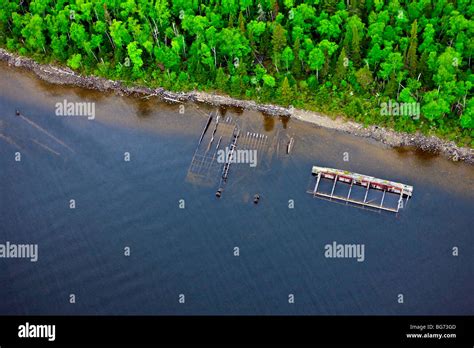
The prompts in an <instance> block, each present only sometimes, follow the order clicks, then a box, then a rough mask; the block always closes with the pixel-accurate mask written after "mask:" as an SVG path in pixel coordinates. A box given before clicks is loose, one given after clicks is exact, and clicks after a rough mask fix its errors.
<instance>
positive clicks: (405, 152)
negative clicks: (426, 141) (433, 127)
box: [394, 146, 439, 166]
mask: <svg viewBox="0 0 474 348" xmlns="http://www.w3.org/2000/svg"><path fill="white" fill-rule="evenodd" d="M394 150H395V153H396V154H397V156H398V157H399V158H401V159H407V158H409V157H412V156H415V157H416V158H417V159H418V163H419V164H420V165H422V166H428V165H430V164H431V162H433V161H434V160H436V159H437V158H439V153H436V152H428V151H423V150H421V149H419V148H416V147H414V146H399V147H395V148H394Z"/></svg>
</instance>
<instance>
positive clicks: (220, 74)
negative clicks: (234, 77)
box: [216, 68, 229, 92]
mask: <svg viewBox="0 0 474 348" xmlns="http://www.w3.org/2000/svg"><path fill="white" fill-rule="evenodd" d="M228 79H229V77H228V76H227V75H226V74H225V72H224V69H222V68H219V69H217V75H216V86H217V88H218V89H219V90H220V91H222V92H225V91H226V90H227V80H228Z"/></svg>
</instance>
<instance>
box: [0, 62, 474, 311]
mask: <svg viewBox="0 0 474 348" xmlns="http://www.w3.org/2000/svg"><path fill="white" fill-rule="evenodd" d="M0 70H1V71H0V72H1V73H0V86H1V92H0V106H1V109H0V110H1V111H0V134H1V135H2V136H0V180H1V183H2V184H1V186H0V187H1V189H0V243H5V242H6V241H10V242H12V243H37V244H38V247H39V260H38V262H36V263H33V262H30V261H29V260H24V259H0V284H1V286H0V314H471V315H472V314H474V298H473V294H474V252H473V251H474V250H473V249H474V237H473V235H474V234H473V232H474V229H473V222H474V218H473V208H474V193H473V187H474V186H473V185H474V171H473V168H472V166H468V165H465V164H461V163H450V162H449V161H447V160H445V159H442V158H438V157H427V156H421V155H419V154H416V153H414V152H412V151H407V152H397V151H395V150H389V149H385V148H383V147H381V146H380V145H378V144H371V143H369V142H367V141H366V140H362V139H357V138H354V137H352V136H347V135H341V134H336V133H334V132H330V131H325V130H321V129H317V128H315V127H313V126H310V125H307V124H303V123H299V122H295V121H290V122H289V123H288V124H287V128H286V130H285V129H284V124H283V123H282V121H281V120H279V119H275V120H268V119H266V121H265V119H264V117H263V116H262V115H260V114H258V113H247V112H245V113H243V114H241V115H239V114H237V113H235V112H232V111H231V110H229V111H227V114H228V115H232V116H233V117H235V118H236V119H239V120H240V121H242V122H246V123H247V124H248V125H251V126H252V127H254V129H256V130H257V131H259V132H265V133H266V134H268V135H274V134H275V133H276V132H278V131H281V132H288V133H289V134H291V135H292V136H294V137H295V146H294V151H293V153H292V154H291V156H289V157H286V156H281V155H280V156H276V154H275V156H274V157H273V160H272V161H271V165H270V166H269V167H268V168H267V169H265V170H263V169H257V170H255V171H250V170H240V171H239V170H235V171H234V172H233V173H232V172H231V176H230V179H229V183H228V185H227V186H226V189H225V192H224V194H223V197H222V198H221V199H220V200H217V199H216V198H215V196H214V193H215V191H216V188H217V183H216V184H215V185H211V186H202V185H197V184H193V183H190V182H188V181H187V180H186V174H187V170H188V167H189V164H190V161H191V159H192V155H193V152H194V150H195V147H196V144H197V141H198V139H199V135H200V132H201V129H202V127H203V126H204V124H205V122H206V117H205V116H204V115H203V114H202V113H201V112H198V110H197V108H196V106H195V105H186V112H185V114H183V115H182V114H179V112H178V107H177V106H169V105H163V104H158V103H156V102H153V101H150V102H147V101H143V100H134V99H130V98H122V97H118V96H112V95H100V94H98V93H95V92H87V91H81V90H78V89H72V88H59V87H55V86H50V85H47V84H44V83H42V82H39V81H37V80H35V79H34V78H33V77H31V76H29V75H27V74H25V73H22V72H19V71H17V70H12V69H10V68H7V67H4V66H1V67H0ZM63 99H68V100H70V101H93V102H95V103H96V114H97V115H96V119H95V120H87V119H85V118H67V117H58V116H55V115H54V105H55V103H57V102H62V101H63ZM16 108H19V109H20V110H21V112H22V114H23V115H24V118H22V117H17V116H15V109H16ZM202 110H203V107H201V111H202ZM26 119H27V120H29V121H30V122H28V121H27V120H26ZM31 122H34V124H35V125H37V126H38V127H41V129H40V128H38V127H36V126H34V125H33V124H32V123H31ZM265 129H267V130H265ZM46 132H47V133H46ZM15 152H21V154H22V160H21V162H15V160H14V154H15ZM124 152H130V154H131V161H130V162H124V161H123V156H124ZM344 152H348V154H349V155H350V160H349V161H348V162H345V161H344V160H343V153H344ZM316 164H317V165H323V166H330V167H335V168H343V169H348V170H353V171H356V172H361V173H366V174H369V175H373V176H377V177H382V178H386V179H391V180H395V181H399V182H404V183H407V184H410V185H413V186H414V196H413V199H412V200H410V202H409V205H408V207H407V208H406V209H403V210H402V211H401V213H400V214H398V215H394V214H391V213H376V212H371V211H368V210H367V209H359V208H355V207H350V206H345V205H340V204H336V203H333V202H327V201H324V200H320V199H317V198H312V197H311V195H308V194H307V193H306V192H305V191H306V189H307V187H308V183H309V180H310V172H311V166H312V165H316ZM232 175H233V176H232ZM256 192H259V193H260V194H261V197H262V198H261V201H260V203H259V204H258V205H254V204H253V203H252V198H253V195H254V194H255V193H256ZM70 199H75V201H76V209H69V200H70ZM181 199H184V201H185V208H184V209H180V208H179V200H181ZM290 199H292V200H294V205H295V206H294V209H289V208H288V200H290ZM333 241H337V242H338V243H362V244H364V245H365V261H364V262H357V261H356V260H354V259H328V258H325V257H324V246H325V245H326V244H328V243H332V242H333ZM454 246H457V247H458V248H459V256H457V257H456V256H453V255H452V248H453V247H454ZM125 247H130V249H131V255H130V256H129V257H126V256H124V248H125ZM234 247H239V248H240V256H238V257H236V256H234V254H233V252H234ZM70 294H75V296H76V303H75V304H71V303H69V295H70ZM179 294H184V295H185V303H184V304H180V303H179V302H178V296H179ZM289 294H294V296H295V303H294V304H290V303H288V295H289ZM398 294H403V295H404V303H403V304H400V303H398V302H397V296H398Z"/></svg>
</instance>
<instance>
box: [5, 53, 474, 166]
mask: <svg viewBox="0 0 474 348" xmlns="http://www.w3.org/2000/svg"><path fill="white" fill-rule="evenodd" d="M0 60H1V61H5V62H7V63H8V64H9V65H10V66H14V67H19V68H25V69H27V70H30V71H32V72H34V73H35V74H36V75H37V76H38V77H39V78H41V79H42V80H45V81H47V82H50V83H54V84H60V85H72V86H77V87H82V88H87V89H94V90H98V91H113V92H115V93H117V94H120V95H136V96H145V97H157V98H161V99H162V100H164V101H167V102H185V101H191V102H200V103H206V104H210V105H213V106H223V107H226V106H227V107H229V106H232V107H238V108H243V109H250V110H256V111H260V112H263V113H266V114H269V115H273V116H288V117H292V118H295V119H298V120H301V121H305V122H310V123H312V124H315V125H318V126H320V127H324V128H329V129H334V130H338V131H342V132H346V133H349V134H353V135H356V136H360V137H365V138H370V139H374V140H377V141H380V142H382V143H384V144H386V145H388V146H391V147H404V146H407V147H414V148H417V149H420V150H423V151H426V152H430V153H438V154H442V155H444V156H446V157H448V158H450V159H451V160H453V161H465V162H467V163H470V164H474V150H473V149H470V148H466V147H459V146H457V145H456V144H455V143H454V142H452V141H446V140H442V139H440V138H438V137H435V136H425V135H423V134H419V133H415V134H408V133H400V132H395V131H393V130H390V129H386V128H383V127H378V126H369V127H364V126H362V125H360V124H358V123H356V122H352V121H346V120H344V119H342V118H337V119H331V118H329V117H327V116H325V115H322V114H320V113H317V112H313V111H306V110H300V109H290V108H284V107H281V106H276V105H270V104H257V103H256V102H254V101H249V100H239V99H234V98H231V97H228V96H223V95H217V94H210V93H204V92H197V91H192V92H178V93H176V92H171V91H167V90H164V89H163V88H148V87H128V86H125V85H123V84H122V83H121V82H119V81H112V80H108V79H105V78H100V77H96V76H87V77H85V76H81V75H78V74H76V73H75V72H74V71H72V70H70V69H68V68H64V67H58V66H52V65H44V64H39V63H37V62H35V61H34V60H33V59H30V58H26V57H21V56H18V55H16V54H14V53H10V52H8V51H6V50H4V49H2V48H0Z"/></svg>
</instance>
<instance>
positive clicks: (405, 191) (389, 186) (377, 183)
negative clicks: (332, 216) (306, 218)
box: [308, 166, 413, 212]
mask: <svg viewBox="0 0 474 348" xmlns="http://www.w3.org/2000/svg"><path fill="white" fill-rule="evenodd" d="M312 174H313V175H314V176H316V184H315V186H314V189H313V190H312V191H308V193H312V194H313V195H314V196H322V197H325V198H330V199H333V198H334V199H337V200H341V201H345V202H350V203H354V204H358V205H362V206H368V207H372V208H377V209H381V210H386V211H391V212H398V211H399V210H400V209H401V208H403V199H404V198H406V202H408V199H409V198H410V197H411V196H412V194H413V186H410V185H405V184H401V183H398V182H394V181H389V180H384V179H378V178H374V177H372V176H368V175H364V174H358V173H353V172H349V171H345V170H340V169H334V168H325V167H318V166H313V168H312ZM322 178H324V179H329V180H333V181H334V183H333V186H332V190H331V193H330V194H327V193H323V192H320V191H318V187H319V184H320V180H321V179H322ZM338 182H343V183H346V184H349V185H350V187H349V192H348V194H347V196H345V197H343V196H337V195H334V190H335V188H336V184H337V183H338ZM354 185H357V186H363V187H366V188H367V189H366V191H365V197H364V200H359V199H354V198H353V197H351V192H352V187H353V186H354ZM370 189H375V190H380V191H383V194H382V199H381V202H380V204H374V203H371V202H368V201H367V197H368V193H369V190H370ZM387 192H389V193H393V194H397V195H399V199H398V205H397V207H396V208H392V207H387V206H384V199H385V194H386V193H387Z"/></svg>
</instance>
